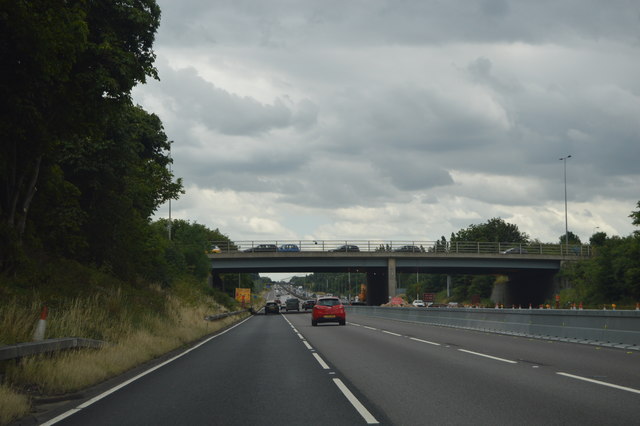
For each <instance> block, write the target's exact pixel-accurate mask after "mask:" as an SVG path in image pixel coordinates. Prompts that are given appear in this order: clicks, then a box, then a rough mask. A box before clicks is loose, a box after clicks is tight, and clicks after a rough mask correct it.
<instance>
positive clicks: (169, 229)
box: [167, 147, 173, 241]
mask: <svg viewBox="0 0 640 426" xmlns="http://www.w3.org/2000/svg"><path fill="white" fill-rule="evenodd" d="M172 162H173V160H172V158H171V147H169V175H171V173H172V170H171V163H172ZM171 179H173V177H172V178H171ZM167 232H168V234H169V241H171V198H169V222H167Z"/></svg>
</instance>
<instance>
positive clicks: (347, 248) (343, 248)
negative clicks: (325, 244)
mask: <svg viewBox="0 0 640 426" xmlns="http://www.w3.org/2000/svg"><path fill="white" fill-rule="evenodd" d="M329 251H331V252H339V251H344V252H352V251H360V248H359V247H358V246H353V245H349V244H347V245H344V246H340V247H338V248H336V249H333V250H329Z"/></svg>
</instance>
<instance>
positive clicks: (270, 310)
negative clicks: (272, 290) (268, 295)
mask: <svg viewBox="0 0 640 426" xmlns="http://www.w3.org/2000/svg"><path fill="white" fill-rule="evenodd" d="M279 312H280V305H279V304H278V303H276V301H275V300H269V301H268V302H267V303H266V304H265V305H264V314H265V315H267V314H277V313H279Z"/></svg>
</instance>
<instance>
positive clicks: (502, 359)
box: [458, 349, 517, 364]
mask: <svg viewBox="0 0 640 426" xmlns="http://www.w3.org/2000/svg"><path fill="white" fill-rule="evenodd" d="M458 350H459V351H460V352H466V353H468V354H472V355H478V356H482V357H485V358H489V359H493V360H496V361H502V362H508V363H509V364H517V362H516V361H511V360H510V359H504V358H498V357H496V356H491V355H487V354H481V353H479V352H472V351H468V350H466V349H458Z"/></svg>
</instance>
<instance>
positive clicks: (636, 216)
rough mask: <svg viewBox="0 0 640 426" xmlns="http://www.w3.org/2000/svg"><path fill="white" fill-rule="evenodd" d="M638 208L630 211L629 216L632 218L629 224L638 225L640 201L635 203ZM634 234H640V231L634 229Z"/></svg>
mask: <svg viewBox="0 0 640 426" xmlns="http://www.w3.org/2000/svg"><path fill="white" fill-rule="evenodd" d="M636 207H638V210H635V211H632V212H631V214H630V215H629V217H630V218H631V219H632V221H631V224H633V225H635V226H640V201H638V204H636ZM635 234H636V235H640V231H635Z"/></svg>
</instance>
